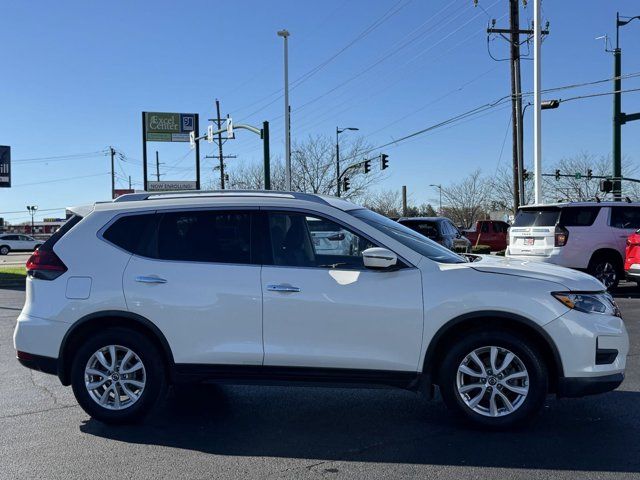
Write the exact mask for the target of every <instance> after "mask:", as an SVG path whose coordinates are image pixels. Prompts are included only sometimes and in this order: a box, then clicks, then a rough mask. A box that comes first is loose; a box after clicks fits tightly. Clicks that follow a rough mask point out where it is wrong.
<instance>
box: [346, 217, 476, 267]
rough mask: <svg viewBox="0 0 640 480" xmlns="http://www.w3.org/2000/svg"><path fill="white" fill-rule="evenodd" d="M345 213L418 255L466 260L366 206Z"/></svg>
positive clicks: (446, 261)
mask: <svg viewBox="0 0 640 480" xmlns="http://www.w3.org/2000/svg"><path fill="white" fill-rule="evenodd" d="M347 213H349V214H351V215H353V216H354V217H356V218H359V219H360V220H362V221H364V222H366V223H368V224H369V225H371V226H372V227H374V228H376V229H378V230H380V231H381V232H382V233H385V234H387V235H389V236H390V237H392V238H393V239H394V240H397V241H398V242H400V243H402V244H403V245H405V246H406V247H409V248H410V249H411V250H414V251H416V252H418V253H419V254H420V255H424V256H425V257H427V258H429V259H431V260H433V261H435V262H440V263H466V262H467V260H465V259H464V257H461V256H460V255H456V254H455V253H453V252H452V251H451V250H449V249H448V248H445V247H443V246H442V245H440V244H438V243H436V242H434V241H433V240H429V239H428V238H427V237H425V236H424V235H420V234H419V233H416V232H414V231H413V230H411V229H410V228H407V227H405V226H404V225H401V224H399V223H398V222H394V221H393V220H391V219H389V218H387V217H385V216H382V215H380V214H378V213H375V212H372V211H371V210H367V209H366V208H362V209H358V210H350V211H348V212H347Z"/></svg>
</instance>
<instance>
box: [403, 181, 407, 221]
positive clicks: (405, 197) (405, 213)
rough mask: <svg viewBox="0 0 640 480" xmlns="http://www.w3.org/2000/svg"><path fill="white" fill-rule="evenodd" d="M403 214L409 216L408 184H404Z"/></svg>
mask: <svg viewBox="0 0 640 480" xmlns="http://www.w3.org/2000/svg"><path fill="white" fill-rule="evenodd" d="M402 216H403V217H406V216H407V186H406V185H403V186H402Z"/></svg>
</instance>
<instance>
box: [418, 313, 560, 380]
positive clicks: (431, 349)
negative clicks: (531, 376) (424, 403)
mask: <svg viewBox="0 0 640 480" xmlns="http://www.w3.org/2000/svg"><path fill="white" fill-rule="evenodd" d="M480 318H494V319H499V320H510V321H514V322H517V323H520V324H522V325H525V326H527V327H530V328H532V329H533V330H534V331H535V332H536V333H538V334H540V336H541V337H542V338H543V339H544V340H545V341H546V343H547V345H548V346H549V347H550V348H551V352H552V353H553V358H554V360H555V367H556V371H557V372H558V376H559V377H562V375H563V374H564V369H563V367H562V360H561V357H560V353H559V352H558V348H557V346H556V344H555V342H554V341H553V340H552V338H551V337H550V336H549V334H548V333H547V332H545V330H544V329H543V328H542V327H541V326H540V325H538V324H537V323H535V322H534V321H532V320H530V319H528V318H526V317H522V316H520V315H517V314H515V313H509V312H503V311H498V310H480V311H477V312H472V313H466V314H464V315H460V316H459V317H456V318H453V319H452V320H449V322H447V323H446V324H444V325H443V326H442V327H440V329H439V330H438V331H437V332H436V334H435V335H434V336H433V338H432V339H431V342H430V343H429V346H428V347H427V352H426V354H425V357H424V371H425V372H430V370H429V369H430V368H431V366H432V364H433V360H434V359H433V357H434V353H435V350H436V348H437V346H438V343H439V341H440V340H441V339H442V337H443V336H444V335H445V334H446V333H447V332H448V331H449V330H450V329H451V328H454V327H455V326H457V325H459V324H460V323H463V322H465V321H468V320H475V319H480Z"/></svg>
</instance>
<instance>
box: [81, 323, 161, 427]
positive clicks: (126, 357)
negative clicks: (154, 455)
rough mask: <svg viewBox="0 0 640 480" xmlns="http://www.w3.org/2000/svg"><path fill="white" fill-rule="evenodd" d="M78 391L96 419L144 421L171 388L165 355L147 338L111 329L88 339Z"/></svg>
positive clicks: (115, 421)
mask: <svg viewBox="0 0 640 480" xmlns="http://www.w3.org/2000/svg"><path fill="white" fill-rule="evenodd" d="M71 383H72V386H73V392H74V394H75V396H76V399H77V400H78V403H79V404H80V406H81V407H82V408H83V409H84V411H85V412H87V413H88V414H89V415H91V416H92V417H93V418H95V419H96V420H100V421H102V422H105V423H129V422H135V421H139V420H141V419H142V418H143V417H144V416H145V415H146V414H147V413H149V411H150V410H151V409H152V407H153V406H154V405H155V404H156V402H157V401H158V399H159V398H160V397H161V395H162V394H163V393H164V391H165V389H166V372H165V367H164V362H163V361H162V354H161V352H159V351H158V349H157V348H156V347H155V345H154V344H153V343H152V342H151V341H149V339H148V338H146V337H145V336H144V335H142V334H140V333H139V332H136V331H134V330H129V329H125V328H111V329H108V330H105V331H104V332H100V333H97V334H95V335H94V336H92V337H90V338H89V339H87V340H86V341H85V342H84V343H83V344H82V346H81V347H80V348H79V349H78V351H77V352H76V355H75V357H74V359H73V364H72V368H71Z"/></svg>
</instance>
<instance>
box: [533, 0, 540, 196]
mask: <svg viewBox="0 0 640 480" xmlns="http://www.w3.org/2000/svg"><path fill="white" fill-rule="evenodd" d="M540 2H541V0H534V2H533V18H534V21H533V24H534V25H533V29H534V36H533V103H534V113H533V115H534V120H533V137H534V143H533V175H534V202H535V203H536V205H539V204H540V203H541V202H542V115H541V105H540V104H541V102H542V95H541V92H540V88H541V83H542V74H541V73H542V72H541V63H542V62H541V61H540V53H541V46H542V31H541V30H542V28H541V25H540V23H541V21H542V12H541V5H540Z"/></svg>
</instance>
